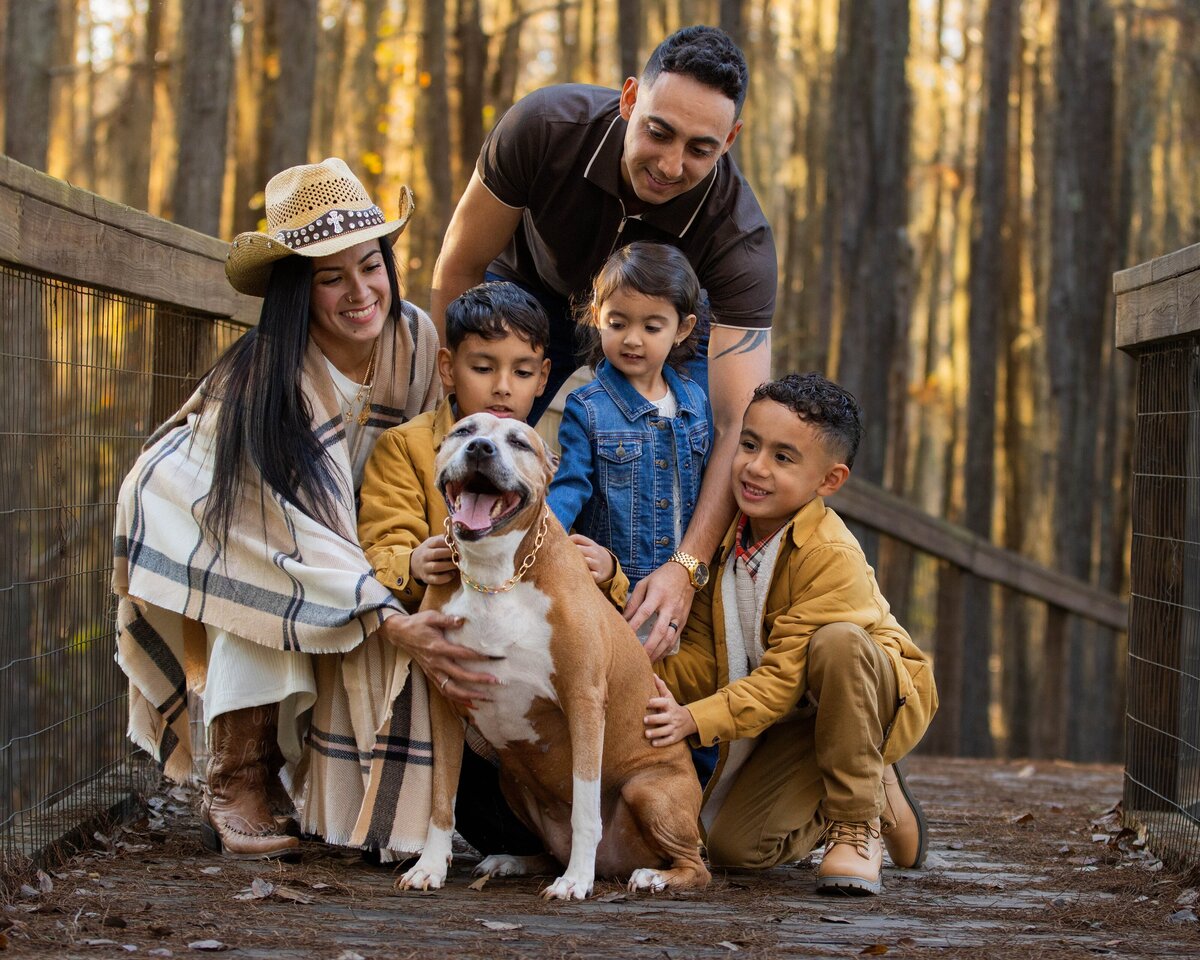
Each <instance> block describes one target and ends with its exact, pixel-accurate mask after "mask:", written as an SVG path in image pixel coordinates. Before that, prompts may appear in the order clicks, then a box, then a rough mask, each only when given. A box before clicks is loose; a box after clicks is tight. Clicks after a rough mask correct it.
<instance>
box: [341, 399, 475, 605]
mask: <svg viewBox="0 0 1200 960" xmlns="http://www.w3.org/2000/svg"><path fill="white" fill-rule="evenodd" d="M454 419H455V418H454V408H453V406H452V405H451V402H450V398H448V397H447V398H446V399H445V400H443V401H442V402H441V403H440V404H439V405H438V407H437V409H436V410H430V411H428V412H426V413H422V414H420V415H419V416H416V417H413V418H412V419H411V420H409V421H408V423H402V424H400V426H398V427H392V428H391V429H390V430H385V431H384V432H383V435H382V436H381V437H380V438H379V440H378V441H377V442H376V444H375V449H374V450H373V451H372V452H371V457H370V459H369V460H367V465H366V467H365V468H364V470H363V482H362V490H361V492H360V494H359V497H360V502H359V507H358V539H359V542H360V543H361V544H362V548H363V552H364V553H366V555H367V559H368V560H369V561H370V562H371V565H372V566H373V567H374V568H375V577H376V579H378V580H380V581H382V582H383V583H384V584H386V585H387V586H389V587H391V588H392V592H393V593H395V595H396V597H397V598H398V599H399V600H400V602H401V603H403V604H404V606H405V608H406V609H408V610H410V611H412V610H416V609H417V607H419V606H420V605H421V599H422V598H423V597H424V596H425V584H423V583H421V582H420V581H419V580H415V579H413V575H412V571H411V570H410V568H409V561H410V560H411V559H412V552H413V551H414V550H415V549H416V548H417V547H419V546H420V545H421V544H422V543H423V542H424V541H425V540H427V539H428V538H429V536H430V535H431V533H441V532H442V530H443V525H444V524H445V522H446V516H447V513H446V501H445V500H443V499H442V495H441V493H440V492H438V489H437V487H436V486H435V485H434V482H433V461H434V458H435V457H437V452H438V450H439V449H440V448H441V446H442V440H443V439H444V438H445V436H446V434H447V433H448V432H449V431H450V429H451V428H452V427H453V426H454Z"/></svg>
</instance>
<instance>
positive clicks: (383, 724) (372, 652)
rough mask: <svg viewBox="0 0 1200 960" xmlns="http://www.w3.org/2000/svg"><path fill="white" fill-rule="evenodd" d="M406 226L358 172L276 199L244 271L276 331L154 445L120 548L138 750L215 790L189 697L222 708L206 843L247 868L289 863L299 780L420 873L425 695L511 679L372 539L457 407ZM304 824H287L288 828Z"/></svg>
mask: <svg viewBox="0 0 1200 960" xmlns="http://www.w3.org/2000/svg"><path fill="white" fill-rule="evenodd" d="M412 209H413V207H412V199H411V195H410V194H409V192H408V189H407V188H404V191H403V198H402V204H401V211H400V215H399V217H398V218H397V219H395V220H388V219H387V217H386V216H385V215H384V214H383V212H382V211H381V210H380V209H379V207H377V206H376V205H375V204H374V203H373V202H372V201H371V199H370V197H368V196H367V193H366V191H365V190H364V189H363V186H362V184H361V183H360V182H359V181H358V179H357V178H356V177H355V176H354V174H353V173H351V172H350V170H349V168H348V167H347V166H346V164H345V163H344V162H342V161H341V160H338V159H329V160H325V161H323V162H322V163H318V164H312V165H305V166H298V167H292V168H290V169H288V170H285V171H283V172H282V173H280V174H278V175H276V176H275V177H273V178H272V179H271V181H270V182H269V183H268V184H267V189H266V212H267V223H268V229H267V232H266V233H243V234H241V235H240V236H238V237H237V238H236V239H235V240H234V241H233V244H232V246H231V248H230V251H229V255H228V258H227V260H226V264H225V272H226V274H227V276H228V277H229V281H230V283H231V284H233V286H234V288H236V289H237V290H239V291H241V292H242V293H246V294H251V295H254V296H260V297H262V298H263V306H262V313H261V316H260V320H259V324H258V326H257V327H256V328H255V329H253V330H251V331H249V332H248V333H247V334H246V335H245V336H243V337H242V338H241V339H240V340H239V341H238V342H237V343H235V344H234V345H233V346H232V347H231V348H230V349H229V350H228V351H227V352H226V353H225V354H224V355H223V356H222V357H221V358H220V359H219V360H218V361H217V363H216V365H215V366H214V368H213V369H212V371H211V372H210V373H209V374H208V376H207V377H206V378H205V379H204V381H203V383H202V384H201V385H200V387H199V389H197V391H196V392H195V394H194V395H193V396H192V397H191V399H190V400H188V402H187V403H186V404H184V406H183V407H182V409H180V410H179V412H178V413H176V414H175V415H174V416H173V417H172V418H171V419H170V420H169V421H168V422H167V423H165V424H164V425H163V426H162V427H160V428H159V430H158V431H157V432H156V433H155V435H154V436H153V437H152V438H151V439H150V441H149V443H148V444H147V446H146V448H145V450H144V451H143V453H142V455H141V457H140V458H139V459H138V461H137V463H136V464H135V466H134V468H133V470H132V471H131V472H130V474H129V476H128V477H127V478H126V480H125V483H124V485H123V487H122V490H121V494H120V499H119V504H118V516H117V523H116V532H115V551H114V552H115V569H114V575H113V583H114V589H115V591H116V593H117V595H118V598H119V608H118V631H119V636H118V648H117V660H118V662H119V663H120V664H121V667H122V668H123V669H124V671H125V673H126V674H127V675H128V677H129V681H130V693H129V698H130V720H129V734H130V736H131V737H132V738H133V740H134V741H135V742H136V743H138V744H139V745H140V746H142V747H144V748H145V749H146V750H148V751H150V752H151V753H152V754H153V755H154V756H155V757H156V758H158V759H159V760H160V762H161V763H162V764H163V766H164V769H165V772H166V773H167V775H168V776H170V777H172V778H174V779H176V780H181V781H186V780H189V779H190V778H191V776H192V756H191V738H190V732H189V716H188V710H187V691H188V690H193V691H196V692H199V693H201V694H202V698H203V704H204V714H205V718H206V721H207V723H208V741H209V755H210V756H209V761H208V767H207V776H206V783H205V789H204V799H203V804H202V831H203V835H204V839H205V841H206V843H207V845H209V846H210V847H212V848H214V849H218V850H222V851H223V852H224V854H225V855H226V856H231V857H238V858H244V859H257V858H273V857H290V856H292V855H294V854H295V853H296V851H297V847H298V840H297V839H296V838H295V837H294V836H289V835H287V834H286V833H285V832H283V820H284V818H282V817H278V816H276V814H278V813H279V809H278V806H279V804H280V803H283V804H284V805H286V806H290V804H288V797H287V793H286V792H285V791H284V790H283V787H282V784H281V782H280V780H279V777H278V773H279V771H280V768H281V767H282V766H283V764H284V762H285V760H286V761H288V762H289V766H288V772H289V779H290V781H291V785H292V793H293V795H294V796H295V797H296V798H297V808H298V811H299V817H300V826H301V829H303V830H304V831H305V832H307V833H311V834H319V835H321V836H324V837H325V838H326V839H327V840H329V841H330V842H334V843H344V844H353V845H362V846H366V847H373V848H377V849H380V850H385V851H395V852H399V851H415V850H418V849H420V848H421V846H422V845H423V842H424V831H425V824H426V822H427V821H428V816H429V798H430V770H431V767H430V763H429V742H430V736H429V718H428V706H427V699H426V688H425V681H424V677H425V676H426V675H430V674H431V673H432V674H436V675H439V676H440V675H448V676H451V677H453V678H454V679H455V680H458V681H459V682H460V683H463V682H465V683H467V684H475V685H478V684H486V683H487V682H489V681H490V680H491V679H492V678H491V677H489V676H487V675H483V674H478V673H475V672H473V671H471V670H468V669H466V668H464V667H463V666H461V665H460V663H459V662H458V661H457V660H456V659H455V658H456V657H460V656H467V655H468V654H469V651H466V650H464V649H463V648H461V647H458V646H455V645H453V644H451V643H449V642H448V641H447V640H446V639H445V636H444V635H443V632H442V630H443V628H444V627H446V626H450V625H452V624H454V623H455V621H453V620H452V619H451V618H449V617H446V616H444V615H442V614H439V613H432V612H430V613H419V614H416V615H413V616H407V615H405V614H404V612H403V611H402V609H401V608H400V606H399V605H398V604H397V602H396V601H395V600H393V598H392V596H391V593H390V592H389V591H388V589H387V588H386V587H384V586H383V585H382V584H380V583H379V582H378V581H377V580H376V579H375V577H374V576H373V575H372V570H371V565H370V564H369V563H368V562H367V560H366V558H365V557H364V556H363V553H362V550H361V549H360V548H359V546H358V541H357V538H356V535H355V530H356V525H355V491H356V490H357V488H358V485H359V483H360V481H361V478H362V469H363V465H364V463H365V462H366V459H367V456H368V454H369V453H370V451H371V447H372V446H373V445H374V443H375V440H376V438H377V437H378V436H379V434H380V433H381V432H382V431H383V430H385V429H387V428H388V427H391V426H394V425H396V424H398V423H403V422H404V421H406V420H408V419H410V418H411V417H413V416H415V415H416V414H418V413H420V412H422V411H424V410H427V409H430V408H431V407H432V406H433V405H434V404H435V402H436V400H437V394H438V381H437V378H436V376H435V374H434V361H435V356H436V351H437V340H436V336H435V334H434V331H433V326H432V324H431V323H430V320H429V318H428V317H427V316H426V315H425V314H424V313H422V312H421V311H419V310H417V309H416V308H415V307H413V306H412V305H411V304H408V303H406V302H404V301H402V300H401V299H400V291H399V283H398V279H397V272H396V263H395V257H394V255H393V253H392V244H393V243H394V242H395V240H396V238H397V237H398V236H399V234H400V232H401V231H402V230H403V229H404V226H405V224H406V223H407V222H408V219H409V217H410V216H411V214H412ZM286 806H285V809H286Z"/></svg>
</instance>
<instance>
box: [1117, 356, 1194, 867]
mask: <svg viewBox="0 0 1200 960" xmlns="http://www.w3.org/2000/svg"><path fill="white" fill-rule="evenodd" d="M1137 356H1138V387H1137V393H1138V400H1137V430H1136V434H1135V439H1134V452H1133V487H1132V498H1133V501H1132V507H1133V510H1132V513H1133V546H1132V555H1131V569H1130V595H1131V596H1130V631H1129V701H1128V707H1127V714H1126V724H1127V731H1126V738H1127V740H1126V742H1127V750H1126V771H1125V809H1126V811H1127V812H1129V813H1131V814H1132V815H1133V816H1134V817H1135V818H1136V819H1137V820H1138V821H1139V822H1141V823H1142V824H1143V825H1144V826H1145V827H1146V830H1147V833H1148V836H1149V840H1150V845H1151V847H1152V849H1153V850H1154V852H1155V853H1156V854H1157V855H1158V856H1160V857H1161V858H1162V859H1163V860H1164V862H1166V863H1168V864H1170V865H1172V866H1174V867H1176V868H1179V869H1187V868H1196V867H1200V337H1196V336H1192V337H1189V338H1187V339H1183V340H1176V341H1172V342H1168V343H1166V344H1163V345H1156V346H1152V347H1147V348H1145V349H1141V350H1139V352H1138V355H1137Z"/></svg>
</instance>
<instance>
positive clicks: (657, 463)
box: [654, 460, 667, 470]
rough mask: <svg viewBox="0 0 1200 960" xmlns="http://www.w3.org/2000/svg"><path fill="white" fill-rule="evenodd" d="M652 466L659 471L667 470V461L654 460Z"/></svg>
mask: <svg viewBox="0 0 1200 960" xmlns="http://www.w3.org/2000/svg"><path fill="white" fill-rule="evenodd" d="M654 465H655V466H656V467H658V468H659V469H660V470H665V469H667V461H666V460H655V461H654Z"/></svg>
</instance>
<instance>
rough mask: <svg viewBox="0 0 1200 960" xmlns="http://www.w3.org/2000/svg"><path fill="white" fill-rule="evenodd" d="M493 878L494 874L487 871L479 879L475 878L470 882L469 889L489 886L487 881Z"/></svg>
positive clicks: (480, 888)
mask: <svg viewBox="0 0 1200 960" xmlns="http://www.w3.org/2000/svg"><path fill="white" fill-rule="evenodd" d="M491 879H492V875H491V874H490V873H485V874H484V875H483V876H482V877H480V878H479V879H478V880H475V881H473V882H472V883H470V884H469V885H468V886H467V889H468V890H482V889H483V888H484V887H486V886H487V882H488V881H489V880H491Z"/></svg>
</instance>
